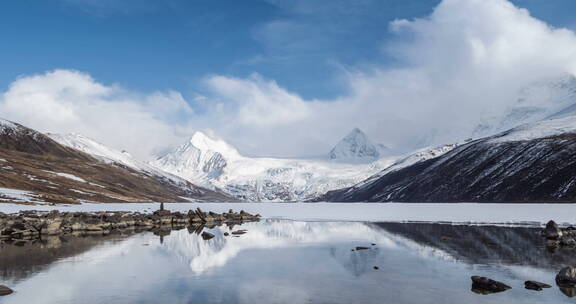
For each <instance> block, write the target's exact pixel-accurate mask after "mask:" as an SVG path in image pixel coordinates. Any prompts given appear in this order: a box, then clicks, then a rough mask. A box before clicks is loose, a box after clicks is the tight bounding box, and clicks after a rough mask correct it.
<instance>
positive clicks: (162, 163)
mask: <svg viewBox="0 0 576 304" xmlns="http://www.w3.org/2000/svg"><path fill="white" fill-rule="evenodd" d="M239 159H242V156H240V153H238V151H236V149H235V148H234V147H232V146H230V145H228V144H227V143H226V142H224V141H222V140H216V139H212V138H210V137H208V136H206V135H205V134H204V133H202V132H196V133H194V135H193V136H192V138H191V139H190V140H189V141H188V142H187V143H185V144H184V145H182V146H180V147H178V148H176V149H175V150H174V151H172V152H170V153H168V154H166V155H164V156H162V157H160V158H158V159H157V160H156V161H154V162H153V165H154V166H155V167H157V168H161V169H162V170H164V171H166V172H170V173H172V174H174V175H177V176H180V177H182V178H184V179H186V180H189V181H192V180H193V181H195V182H197V183H199V184H202V185H204V186H208V185H211V181H212V180H218V179H219V178H220V177H221V176H222V175H223V174H224V168H225V167H226V166H227V165H228V163H229V162H231V161H234V160H239Z"/></svg>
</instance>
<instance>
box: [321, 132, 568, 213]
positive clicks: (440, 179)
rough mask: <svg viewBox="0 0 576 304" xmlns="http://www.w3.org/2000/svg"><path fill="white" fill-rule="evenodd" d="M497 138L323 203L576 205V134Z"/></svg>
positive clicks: (332, 194)
mask: <svg viewBox="0 0 576 304" xmlns="http://www.w3.org/2000/svg"><path fill="white" fill-rule="evenodd" d="M501 136H502V135H501ZM494 138H496V137H490V138H485V139H481V140H477V141H473V142H470V143H468V144H465V145H462V146H460V147H458V148H456V149H454V150H452V151H450V152H448V153H446V154H444V155H442V156H440V157H438V158H434V159H430V160H427V161H423V162H420V163H416V164H414V165H412V166H409V167H406V168H403V169H400V170H397V171H393V172H390V173H388V174H386V175H384V176H382V177H380V178H378V179H375V180H371V181H369V182H366V183H363V184H359V185H357V186H354V187H351V188H347V189H342V190H336V191H332V192H328V193H327V194H326V195H325V196H324V197H321V198H319V200H326V201H342V202H358V201H368V202H388V201H396V202H538V203H545V202H571V203H573V202H576V134H563V135H559V136H554V137H546V138H538V139H532V140H525V141H510V142H495V141H492V139H494Z"/></svg>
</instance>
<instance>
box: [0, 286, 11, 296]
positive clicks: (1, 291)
mask: <svg viewBox="0 0 576 304" xmlns="http://www.w3.org/2000/svg"><path fill="white" fill-rule="evenodd" d="M13 292H14V290H12V289H10V288H8V287H6V286H4V285H0V296H7V295H9V294H11V293H13Z"/></svg>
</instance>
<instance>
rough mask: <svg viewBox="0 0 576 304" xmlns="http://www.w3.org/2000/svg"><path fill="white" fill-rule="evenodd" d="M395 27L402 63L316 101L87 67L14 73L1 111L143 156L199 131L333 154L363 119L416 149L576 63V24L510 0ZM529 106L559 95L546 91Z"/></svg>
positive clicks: (470, 127)
mask: <svg viewBox="0 0 576 304" xmlns="http://www.w3.org/2000/svg"><path fill="white" fill-rule="evenodd" d="M272 30H273V29H272ZM282 30H284V28H282ZM387 30H388V31H391V32H392V33H394V34H395V35H396V38H395V40H394V42H392V43H389V42H388V43H386V44H383V46H382V48H383V56H392V57H393V58H394V59H395V62H396V63H397V64H396V65H395V67H394V68H390V67H385V66H381V65H378V64H373V65H372V66H366V65H363V66H362V67H361V68H359V67H346V68H345V72H343V73H342V75H340V79H341V84H342V87H343V88H344V91H345V92H346V94H343V95H342V96H341V97H339V98H335V99H332V100H306V99H304V98H303V97H301V96H299V95H298V94H297V93H295V92H290V91H289V90H287V89H284V88H283V87H282V86H281V85H279V84H278V83H276V82H275V81H274V80H272V79H267V78H265V77H263V76H259V75H257V74H254V75H252V76H250V77H248V78H237V77H228V76H222V75H216V76H210V77H206V78H205V79H204V82H203V85H204V90H203V91H202V94H201V95H199V96H197V97H196V98H194V100H188V101H186V100H184V98H183V97H182V96H181V95H180V94H179V93H177V92H156V93H152V94H138V93H135V92H130V91H127V90H125V89H122V88H121V87H118V86H114V85H112V86H110V85H103V84H101V83H98V82H97V81H95V80H94V79H92V78H91V77H90V76H88V75H86V74H83V73H80V72H75V71H53V72H49V73H46V74H42V75H34V76H29V77H23V78H20V79H18V80H16V81H15V82H14V83H13V84H12V85H11V86H10V88H9V89H8V90H7V91H6V92H5V93H4V94H3V96H2V98H1V100H0V115H1V116H5V117H6V118H8V119H13V120H17V121H20V122H22V123H24V124H27V125H29V126H31V127H34V128H38V129H40V130H44V131H53V132H70V131H73V132H80V133H83V134H85V135H88V136H91V137H94V138H96V139H98V140H100V141H103V142H104V143H107V144H110V145H112V146H114V147H116V148H123V149H128V150H129V151H131V152H132V153H135V154H137V155H141V156H147V155H150V154H152V153H153V152H155V151H158V150H159V149H162V148H164V147H167V146H169V145H171V144H175V143H177V142H178V141H181V140H184V138H185V137H186V136H189V135H190V133H191V132H192V130H193V129H202V130H207V131H209V132H212V133H213V134H217V135H219V136H220V137H222V138H223V139H225V140H227V141H229V142H230V143H232V144H233V145H235V146H237V147H238V148H239V150H240V151H241V152H243V153H245V154H248V155H260V156H262V155H275V156H294V155H311V154H323V153H327V151H329V149H330V148H331V146H332V145H334V144H335V143H336V142H337V141H338V140H339V139H340V138H341V137H342V136H344V135H345V133H347V132H348V131H349V130H351V129H352V128H353V127H360V128H362V129H363V130H365V131H366V132H367V133H368V135H369V136H371V137H373V138H374V139H376V140H377V141H379V142H382V143H384V144H386V145H387V146H391V147H394V148H397V149H398V150H400V151H408V150H410V149H414V148H419V147H422V146H425V145H435V144H443V143H449V142H454V141H457V140H461V139H465V138H467V137H469V136H471V135H473V134H475V130H476V129H477V127H478V126H479V125H482V124H486V123H487V122H488V123H491V122H493V121H497V120H499V119H502V118H503V117H502V116H503V115H505V113H507V111H509V109H510V108H512V107H514V106H516V104H517V103H518V97H519V95H518V94H519V93H518V92H519V91H521V90H522V89H523V88H525V87H526V86H529V85H531V84H532V83H535V82H538V81H541V80H543V79H553V78H555V77H559V76H561V75H565V74H572V75H574V74H575V72H576V35H575V34H574V32H573V31H570V30H568V29H560V28H553V27H551V26H549V25H547V24H545V23H544V22H542V21H540V20H537V19H535V18H534V17H532V16H531V15H530V13H529V12H528V11H527V10H525V9H521V8H518V7H516V6H514V5H513V4H512V3H510V2H509V1H506V0H444V1H442V2H441V3H440V4H439V5H438V6H437V7H436V8H435V9H434V11H433V12H432V13H431V14H430V15H429V16H426V17H424V18H420V19H413V20H403V19H402V20H395V21H393V22H392V23H390V24H389V28H388V29H386V28H382V31H387ZM272 36H274V35H272ZM263 39H265V38H263ZM190 103H194V104H195V106H196V105H199V106H200V111H192V109H191V107H190V106H189V104H190ZM530 106H532V107H544V108H545V107H550V106H553V105H550V100H548V99H547V98H541V99H535V100H532V101H531V103H530ZM492 131H494V130H492Z"/></svg>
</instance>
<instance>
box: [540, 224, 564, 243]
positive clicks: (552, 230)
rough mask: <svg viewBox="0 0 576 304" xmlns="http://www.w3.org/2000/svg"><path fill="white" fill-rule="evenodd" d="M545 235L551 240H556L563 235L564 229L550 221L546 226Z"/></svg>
mask: <svg viewBox="0 0 576 304" xmlns="http://www.w3.org/2000/svg"><path fill="white" fill-rule="evenodd" d="M544 236H545V237H546V238H547V239H549V240H556V239H558V238H560V237H561V236H562V230H560V227H558V224H556V222H554V221H549V222H548V223H547V224H546V228H544Z"/></svg>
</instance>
